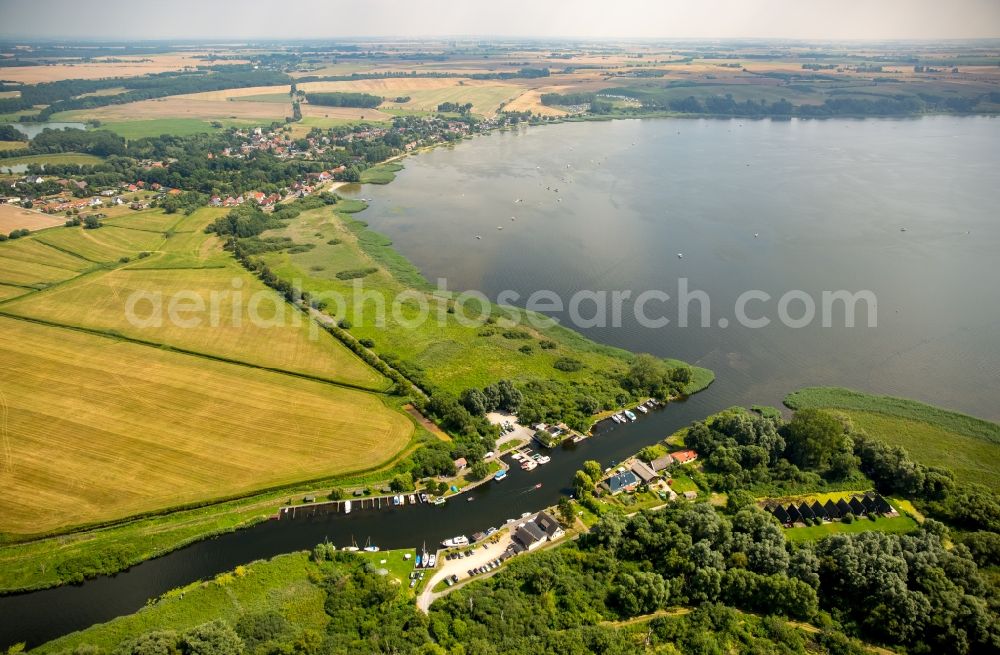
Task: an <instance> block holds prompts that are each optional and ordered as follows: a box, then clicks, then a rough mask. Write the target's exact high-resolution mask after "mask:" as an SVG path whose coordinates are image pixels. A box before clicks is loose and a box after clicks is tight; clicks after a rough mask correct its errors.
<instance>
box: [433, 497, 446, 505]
mask: <svg viewBox="0 0 1000 655" xmlns="http://www.w3.org/2000/svg"><path fill="white" fill-rule="evenodd" d="M444 503H445V500H444V498H438V499H437V500H435V501H434V504H435V505H444Z"/></svg>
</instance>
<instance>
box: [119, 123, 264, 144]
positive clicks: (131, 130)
mask: <svg viewBox="0 0 1000 655" xmlns="http://www.w3.org/2000/svg"><path fill="white" fill-rule="evenodd" d="M213 122H217V123H221V124H222V125H223V127H222V128H218V127H214V126H213V125H212V123H213ZM256 124H257V122H255V121H252V120H232V119H218V120H211V121H210V120H202V119H198V118H152V119H149V120H122V121H117V120H116V121H110V122H107V123H102V124H101V129H102V130H110V131H112V132H114V133H115V134H117V135H119V136H121V137H124V138H125V139H127V140H133V139H142V138H144V137H148V136H160V135H161V134H172V135H174V136H190V135H192V134H205V133H211V132H217V131H219V130H220V129H224V128H227V127H252V126H254V125H256Z"/></svg>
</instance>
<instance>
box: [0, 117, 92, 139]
mask: <svg viewBox="0 0 1000 655" xmlns="http://www.w3.org/2000/svg"><path fill="white" fill-rule="evenodd" d="M10 125H11V126H12V127H14V128H15V129H16V130H18V131H19V132H24V133H25V135H27V137H28V138H29V139H34V138H35V137H36V136H38V135H39V134H41V133H42V130H46V129H49V130H66V129H74V130H85V129H87V124H86V123H60V122H55V121H53V122H42V123H11V124H10Z"/></svg>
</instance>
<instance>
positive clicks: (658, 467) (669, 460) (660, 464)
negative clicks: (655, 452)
mask: <svg viewBox="0 0 1000 655" xmlns="http://www.w3.org/2000/svg"><path fill="white" fill-rule="evenodd" d="M649 465H650V467H652V469H653V470H654V471H656V472H657V473H659V472H660V471H665V470H666V469H668V468H670V467H671V466H673V465H674V458H673V457H671V456H670V455H669V454H667V455H663V456H662V457H657V458H656V459H654V460H653V461H652V462H650V463H649Z"/></svg>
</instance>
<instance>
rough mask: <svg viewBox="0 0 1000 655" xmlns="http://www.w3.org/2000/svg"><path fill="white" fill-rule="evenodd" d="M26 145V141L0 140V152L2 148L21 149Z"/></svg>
mask: <svg viewBox="0 0 1000 655" xmlns="http://www.w3.org/2000/svg"><path fill="white" fill-rule="evenodd" d="M27 147H28V142H27V141H0V152H2V151H4V150H21V149H22V148H27Z"/></svg>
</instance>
